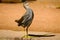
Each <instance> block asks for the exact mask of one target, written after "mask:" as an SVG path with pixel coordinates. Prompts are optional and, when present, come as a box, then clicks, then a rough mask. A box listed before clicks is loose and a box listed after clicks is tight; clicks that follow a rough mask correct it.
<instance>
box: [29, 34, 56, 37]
mask: <svg viewBox="0 0 60 40" xmlns="http://www.w3.org/2000/svg"><path fill="white" fill-rule="evenodd" d="M28 36H32V37H53V36H55V35H34V34H28Z"/></svg>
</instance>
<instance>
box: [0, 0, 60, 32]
mask: <svg viewBox="0 0 60 40" xmlns="http://www.w3.org/2000/svg"><path fill="white" fill-rule="evenodd" d="M27 1H28V2H29V6H30V7H31V9H32V10H33V11H34V20H33V22H32V24H31V26H30V27H29V31H39V32H41V31H42V32H58V33H60V0H27ZM25 12H26V10H25V9H24V8H23V3H22V0H0V30H15V31H23V28H22V27H18V26H17V23H16V22H15V20H16V19H20V18H21V16H22V15H24V13H25Z"/></svg>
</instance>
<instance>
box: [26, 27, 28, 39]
mask: <svg viewBox="0 0 60 40" xmlns="http://www.w3.org/2000/svg"><path fill="white" fill-rule="evenodd" d="M26 36H27V38H28V27H27V28H26Z"/></svg>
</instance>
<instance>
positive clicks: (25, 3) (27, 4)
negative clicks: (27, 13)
mask: <svg viewBox="0 0 60 40" xmlns="http://www.w3.org/2000/svg"><path fill="white" fill-rule="evenodd" d="M23 6H24V8H25V9H26V8H29V3H28V2H27V1H26V2H24V3H23Z"/></svg>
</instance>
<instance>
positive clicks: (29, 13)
mask: <svg viewBox="0 0 60 40" xmlns="http://www.w3.org/2000/svg"><path fill="white" fill-rule="evenodd" d="M23 7H24V8H25V9H26V12H25V14H24V15H23V16H22V17H21V18H20V19H19V20H15V22H17V23H18V26H22V27H23V28H26V33H27V35H28V28H29V26H30V25H31V23H32V21H33V18H34V13H33V10H32V9H31V8H30V7H29V6H28V2H24V3H23Z"/></svg>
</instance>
